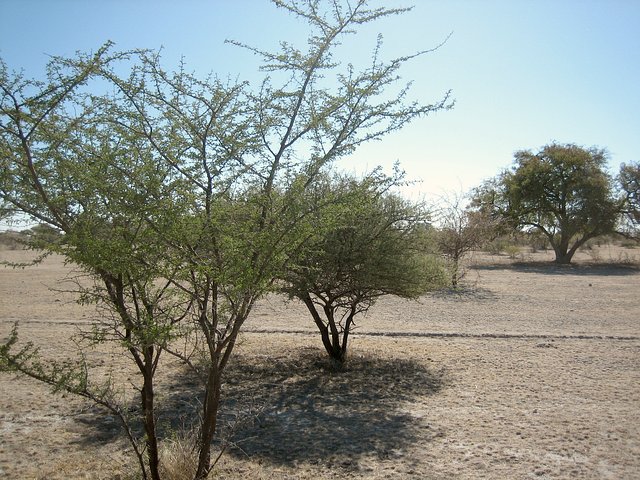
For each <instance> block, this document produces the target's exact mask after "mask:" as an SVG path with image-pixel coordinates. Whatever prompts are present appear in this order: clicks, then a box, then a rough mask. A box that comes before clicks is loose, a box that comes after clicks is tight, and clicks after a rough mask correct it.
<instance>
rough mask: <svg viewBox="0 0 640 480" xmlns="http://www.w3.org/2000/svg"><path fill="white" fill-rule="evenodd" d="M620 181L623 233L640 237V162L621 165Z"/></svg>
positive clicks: (632, 236)
mask: <svg viewBox="0 0 640 480" xmlns="http://www.w3.org/2000/svg"><path fill="white" fill-rule="evenodd" d="M618 182H619V184H620V189H621V193H622V197H623V199H622V205H623V207H622V213H623V225H622V233H623V234H625V235H626V236H628V237H631V238H634V239H635V240H639V239H640V162H631V163H628V164H626V163H623V164H622V165H620V174H619V175H618Z"/></svg>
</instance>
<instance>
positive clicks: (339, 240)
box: [283, 171, 446, 366]
mask: <svg viewBox="0 0 640 480" xmlns="http://www.w3.org/2000/svg"><path fill="white" fill-rule="evenodd" d="M396 181H397V177H395V178H394V177H386V176H384V175H382V174H381V173H380V172H379V171H376V172H374V173H373V174H371V175H370V176H368V177H365V178H364V179H362V180H360V181H357V180H355V179H350V178H344V177H343V178H330V179H327V180H326V181H325V182H324V183H323V184H321V185H318V186H317V188H316V189H315V190H314V191H313V192H308V195H309V197H308V199H307V201H309V202H311V203H314V204H317V203H320V202H323V201H324V202H329V206H327V207H326V208H323V209H322V210H320V211H318V212H317V213H316V215H314V218H313V220H312V222H311V224H312V231H313V234H312V236H311V238H310V239H309V241H307V242H306V243H305V245H304V248H302V249H301V250H300V251H299V252H298V255H297V256H295V257H293V258H292V261H291V263H290V265H289V268H288V270H287V272H286V274H285V277H284V281H285V283H284V287H283V290H284V292H285V293H287V294H288V295H289V296H290V297H291V298H297V299H299V300H301V301H302V302H303V303H304V304H305V306H306V307H307V309H308V310H309V313H310V314H311V317H312V318H313V321H314V323H315V324H316V326H317V327H318V330H319V331H320V335H321V338H322V344H323V346H324V348H325V350H326V352H327V353H328V355H329V357H330V358H331V359H332V360H333V361H335V362H336V363H337V365H339V366H341V365H343V364H344V362H345V361H346V359H347V348H348V341H349V335H350V333H351V331H352V329H353V327H354V325H355V323H354V322H355V319H356V316H357V315H360V314H363V313H365V312H367V311H368V310H369V308H370V307H371V306H372V305H374V303H375V302H376V300H377V299H378V298H379V297H381V296H383V295H397V296H399V297H402V298H412V299H415V298H417V297H419V296H420V295H422V294H424V293H425V292H427V291H429V290H434V289H436V288H441V287H443V286H444V285H445V284H446V280H445V278H446V275H445V271H444V268H443V266H442V265H441V264H439V262H438V261H437V259H436V258H435V257H434V256H430V255H428V254H427V251H426V249H425V248H424V247H425V245H424V241H425V238H424V237H423V236H422V235H421V234H422V233H423V232H424V228H423V227H424V225H425V223H426V222H427V221H428V216H427V215H426V212H425V211H424V209H423V208H421V207H420V206H418V205H413V204H411V203H410V202H407V201H406V200H403V199H402V198H400V197H398V196H397V195H394V194H392V193H389V191H388V189H389V188H390V186H392V185H393V184H395V183H396Z"/></svg>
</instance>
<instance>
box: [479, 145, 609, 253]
mask: <svg viewBox="0 0 640 480" xmlns="http://www.w3.org/2000/svg"><path fill="white" fill-rule="evenodd" d="M606 161H607V153H606V151H604V150H601V149H598V148H595V147H592V148H589V149H586V148H583V147H579V146H577V145H573V144H566V145H562V144H556V143H552V144H549V145H546V146H544V147H542V148H541V150H540V151H539V152H538V153H532V152H531V151H529V150H522V151H519V152H516V153H515V162H514V166H513V168H512V170H511V171H506V172H504V173H503V174H501V175H500V176H499V177H497V178H496V179H494V180H493V181H490V182H487V183H485V185H484V186H483V187H481V188H480V189H479V190H478V191H477V192H476V198H475V202H476V204H477V205H478V206H479V208H480V209H484V210H485V211H487V210H488V211H490V212H491V214H492V215H493V216H494V217H495V218H501V219H503V220H506V221H507V222H508V223H509V224H510V225H511V226H512V227H513V228H514V229H520V228H524V229H526V230H537V231H540V232H541V233H542V234H543V235H544V236H545V237H546V238H547V239H548V240H549V243H550V244H551V246H552V248H553V250H554V252H555V256H556V258H555V262H556V263H561V264H565V263H570V262H571V259H572V258H573V255H574V254H575V252H576V251H577V250H578V248H580V246H582V245H583V244H584V243H585V242H586V241H587V240H589V239H591V238H594V237H598V236H600V235H605V234H607V233H612V232H613V231H614V230H615V226H616V221H617V218H618V215H619V211H620V203H619V202H618V201H617V200H616V199H615V198H614V196H613V185H612V179H611V177H610V176H609V175H608V174H607V172H606V171H605V168H606Z"/></svg>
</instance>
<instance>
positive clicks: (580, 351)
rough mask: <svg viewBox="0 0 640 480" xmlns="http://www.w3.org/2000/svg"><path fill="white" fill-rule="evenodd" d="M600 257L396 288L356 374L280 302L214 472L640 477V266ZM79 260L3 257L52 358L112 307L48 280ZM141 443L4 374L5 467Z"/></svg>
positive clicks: (245, 368) (173, 367) (255, 345)
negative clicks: (458, 285) (18, 265)
mask: <svg viewBox="0 0 640 480" xmlns="http://www.w3.org/2000/svg"><path fill="white" fill-rule="evenodd" d="M607 248H609V247H607ZM607 252H609V257H607ZM629 252H630V253H631V254H633V253H634V252H636V253H637V251H632V250H630V251H629ZM600 255H601V257H602V258H604V260H603V261H602V262H601V263H597V262H596V263H594V262H593V257H594V255H589V256H587V255H584V256H583V257H579V258H578V259H577V260H578V263H577V265H576V266H575V267H569V268H564V267H554V266H552V265H548V264H546V263H543V261H545V260H547V258H548V254H544V253H541V254H535V255H533V254H529V258H527V259H526V260H528V262H527V263H521V264H514V263H513V262H512V261H511V260H509V259H506V258H505V257H477V258H476V265H475V267H474V268H472V269H470V270H469V273H468V275H467V278H466V281H467V283H466V284H465V289H463V290H459V291H455V292H439V293H434V294H431V295H428V296H425V297H423V298H421V299H420V301H418V302H407V301H402V300H398V299H393V298H389V299H383V300H382V301H381V302H380V303H379V304H378V305H376V307H374V308H373V309H372V310H371V311H370V312H369V314H368V315H367V316H366V317H364V318H362V319H360V321H359V322H358V328H357V330H356V331H355V334H354V336H353V343H352V350H351V358H350V364H349V366H348V368H346V369H345V370H344V371H340V372H337V371H334V370H332V369H331V366H330V365H329V364H328V362H327V361H326V359H325V357H324V355H323V353H322V351H321V343H320V339H319V337H318V336H317V335H316V334H315V330H314V328H315V327H314V325H313V324H312V322H311V320H310V319H309V318H308V317H307V314H306V313H305V310H304V308H303V306H301V305H299V304H297V303H295V302H286V301H285V300H284V299H282V298H280V297H275V296H273V297H268V298H266V299H264V300H263V301H261V302H260V304H259V306H258V308H257V309H256V311H255V314H254V315H253V316H252V318H251V319H250V320H249V321H248V322H247V324H246V329H245V333H243V334H242V337H241V342H240V344H239V346H238V349H237V352H236V353H237V355H236V356H235V358H234V360H233V362H232V364H231V365H230V369H229V372H228V374H227V377H226V383H225V386H224V393H223V395H224V405H223V408H222V410H221V414H220V420H221V424H222V425H223V428H224V429H227V430H228V431H229V432H230V434H231V439H232V440H233V442H234V447H233V448H231V449H230V450H229V451H228V453H227V454H225V456H224V457H223V459H222V461H221V463H220V466H219V468H218V469H217V472H216V473H217V477H215V478H227V479H235V478H246V477H248V476H250V477H253V478H255V479H281V478H289V479H311V478H326V479H328V478H363V479H364V478H367V479H368V478H371V479H382V478H388V479H396V478H415V479H424V478H433V479H448V478H462V479H465V478H469V479H470V478H495V479H502V478H517V479H520V478H522V479H526V478H553V479H575V478H587V479H590V478H592V479H600V478H612V479H613V478H616V479H617V478H636V477H640V460H639V459H640V409H639V408H638V405H640V325H639V324H638V320H637V313H638V311H639V310H640V296H639V295H638V292H639V291H640V288H639V287H640V273H639V272H638V270H637V269H636V268H635V267H633V266H630V265H628V264H620V263H617V262H616V261H615V260H616V257H615V256H614V257H612V256H611V255H612V254H611V250H608V251H607V250H603V251H602V252H601V253H600ZM613 255H618V254H617V253H615V252H614V254H613ZM26 256H28V253H25V252H22V251H0V257H2V259H10V260H12V261H17V260H19V259H20V258H23V257H26ZM627 263H629V262H627ZM68 272H69V268H68V267H66V266H64V264H63V262H62V261H61V259H60V258H58V257H52V258H49V259H47V260H46V261H45V262H44V264H43V265H41V266H39V267H36V268H33V269H26V270H10V269H2V270H0V292H1V294H2V295H1V296H0V336H4V335H6V334H7V333H8V331H9V330H10V328H11V325H12V324H13V322H14V321H16V320H18V321H20V330H21V335H22V336H23V337H24V338H29V339H32V340H34V342H36V343H38V344H40V345H42V353H43V355H45V356H47V355H54V352H56V351H57V349H58V348H59V347H60V346H63V345H65V344H66V343H67V342H68V339H69V337H71V336H73V335H74V333H77V330H78V328H86V327H87V326H88V325H89V324H90V322H91V320H92V319H93V318H95V316H96V312H94V311H93V310H91V309H90V308H87V307H81V306H79V305H77V304H75V303H74V302H73V295H71V294H68V293H64V292H60V291H58V292H55V291H51V290H49V287H58V290H60V289H62V290H65V289H64V288H60V287H61V285H62V284H61V283H60V279H62V278H64V277H66V276H68ZM90 359H91V362H92V364H93V365H94V367H95V375H96V377H97V380H100V379H101V378H108V377H109V376H113V375H116V374H117V375H118V376H119V377H121V378H122V381H123V395H128V398H130V399H131V402H132V405H134V400H135V392H133V391H132V390H131V389H130V388H129V389H128V390H127V385H128V383H127V381H128V379H129V380H135V373H134V372H133V371H131V370H130V369H129V367H128V363H127V361H126V359H125V358H123V357H122V356H120V355H119V354H117V353H116V352H112V351H108V350H98V351H95V352H92V353H91V356H90ZM165 367H168V370H167V371H168V373H167V374H166V375H163V376H162V377H161V378H160V379H159V380H160V388H159V390H160V392H161V393H160V401H161V406H162V408H161V411H160V421H161V422H164V423H163V425H165V427H164V431H165V432H167V434H169V432H172V431H175V430H176V429H180V428H182V427H185V426H186V425H185V424H184V422H185V421H186V420H185V419H187V418H189V413H190V411H192V409H193V408H194V406H195V405H197V402H198V398H197V394H196V392H197V391H198V390H197V382H196V381H195V379H191V378H190V377H189V375H188V374H187V373H186V372H185V371H184V370H183V369H182V368H181V367H179V366H178V365H177V364H175V363H171V362H170V361H168V360H167V363H166V365H165ZM127 377H128V378H127ZM127 448H128V447H127V445H126V443H125V442H123V441H122V437H121V434H120V431H119V427H118V425H117V422H116V421H115V419H114V418H112V417H111V416H109V415H108V414H105V413H104V412H102V411H100V410H99V409H96V408H94V407H93V406H91V405H90V404H87V403H85V402H83V401H81V400H78V399H75V398H73V397H70V396H66V397H64V396H60V395H56V396H53V395H50V393H49V392H48V389H47V388H46V387H43V386H42V385H39V384H37V383H35V382H33V381H30V380H27V379H23V378H16V377H15V376H13V375H8V374H1V375H0V477H3V478H16V479H23V478H24V479H27V478H42V479H44V478H46V479H56V478H59V479H76V478H78V479H80V478H104V479H108V478H118V477H117V475H119V474H120V475H122V474H123V473H125V472H126V470H127V469H129V468H130V467H129V466H128V465H129V464H128V461H129V460H128V457H127Z"/></svg>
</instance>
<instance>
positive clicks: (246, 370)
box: [220, 348, 443, 467]
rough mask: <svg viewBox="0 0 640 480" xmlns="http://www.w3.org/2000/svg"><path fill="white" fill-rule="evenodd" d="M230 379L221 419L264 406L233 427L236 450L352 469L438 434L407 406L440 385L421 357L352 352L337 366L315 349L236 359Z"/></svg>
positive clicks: (227, 420)
mask: <svg viewBox="0 0 640 480" xmlns="http://www.w3.org/2000/svg"><path fill="white" fill-rule="evenodd" d="M226 378H227V379H228V380H227V384H226V385H225V392H224V404H223V406H222V408H221V416H220V420H221V424H222V425H224V424H227V425H231V424H232V423H233V419H234V418H237V415H238V414H240V415H241V414H242V412H243V411H245V412H246V411H251V409H252V408H253V409H254V410H255V408H256V406H258V407H259V408H260V409H261V413H260V414H258V415H256V416H255V421H253V422H251V423H249V424H244V425H243V426H242V427H241V428H239V429H235V431H233V434H232V437H231V439H232V441H233V444H234V448H232V449H231V450H230V453H231V454H232V455H236V456H241V457H243V456H250V457H254V458H255V457H259V458H263V459H264V460H268V461H270V462H273V463H276V464H283V465H290V466H292V465H295V464H296V463H297V462H300V461H304V462H308V463H312V464H314V463H321V462H322V463H323V464H327V465H340V466H341V467H349V466H350V465H352V464H353V465H355V462H356V461H357V459H358V458H359V457H361V456H364V455H377V456H379V457H382V458H385V457H388V456H393V455H395V454H396V453H397V452H398V451H401V450H403V449H404V448H405V447H407V446H408V445H412V444H413V443H414V442H415V441H416V438H418V435H419V437H420V439H421V441H424V440H425V439H429V437H430V436H435V435H436V434H437V432H435V431H434V432H429V430H428V428H429V427H428V426H425V425H422V424H421V422H419V421H417V420H416V418H415V417H414V416H413V415H412V414H411V412H410V411H409V409H410V408H411V405H412V402H415V400H416V398H417V397H423V396H428V395H433V394H435V393H437V392H438V391H439V390H440V389H441V388H442V384H443V379H442V373H441V372H434V371H431V370H429V369H428V368H426V367H425V366H424V365H422V364H420V363H418V362H416V361H410V360H402V359H391V358H373V357H353V358H350V360H349V362H348V364H347V366H346V367H345V368H344V369H343V370H341V371H337V370H335V369H334V368H333V367H332V365H331V364H330V362H329V360H328V359H325V358H324V357H323V356H321V354H320V353H319V351H318V350H317V349H315V348H313V349H303V350H298V351H297V352H293V353H292V354H290V355H283V356H279V357H278V358H272V357H262V358H261V357H255V356H252V357H250V356H240V357H237V358H236V361H235V362H234V364H232V365H230V368H229V371H228V372H227V377H226ZM425 429H426V430H425ZM231 430H233V429H231ZM221 436H222V437H224V434H222V435H221Z"/></svg>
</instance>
